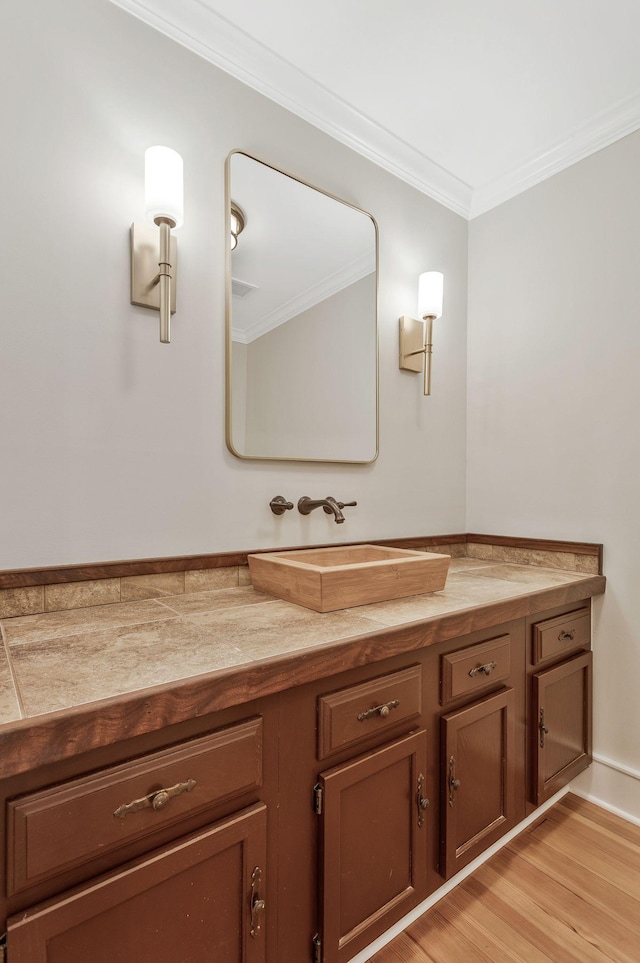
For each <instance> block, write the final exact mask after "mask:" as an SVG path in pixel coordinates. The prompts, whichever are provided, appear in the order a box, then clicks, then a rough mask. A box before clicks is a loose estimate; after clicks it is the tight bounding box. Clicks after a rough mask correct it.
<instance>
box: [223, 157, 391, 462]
mask: <svg viewBox="0 0 640 963" xmlns="http://www.w3.org/2000/svg"><path fill="white" fill-rule="evenodd" d="M226 206H227V223H228V228H229V235H228V236H229V243H230V247H231V248H232V250H231V253H230V255H229V256H228V258H227V265H228V267H227V279H226V281H227V386H226V403H227V412H226V426H227V446H228V447H229V449H230V451H232V452H233V454H234V455H237V456H238V457H239V458H267V459H281V460H282V459H284V460H294V461H323V462H351V463H369V462H372V461H374V460H375V458H376V457H377V454H378V320H377V300H378V299H377V289H378V282H377V278H378V231H377V226H376V223H375V221H374V219H373V218H372V217H371V215H370V214H367V213H365V212H364V211H361V210H359V209H358V208H356V207H353V206H352V205H351V204H348V203H347V202H346V201H341V200H339V199H338V198H336V197H333V196H331V195H330V194H327V193H326V192H325V191H322V190H319V189H318V188H315V187H312V186H311V185H310V184H305V183H304V182H303V181H300V180H298V179H297V178H295V177H292V176H290V175H288V174H285V173H283V172H282V171H279V170H276V169H275V168H274V167H271V166H270V165H269V164H266V163H264V162H263V161H261V160H258V159H257V158H255V157H251V156H250V155H249V154H246V153H244V152H243V151H233V152H232V153H231V154H230V155H229V157H228V158H227V165H226Z"/></svg>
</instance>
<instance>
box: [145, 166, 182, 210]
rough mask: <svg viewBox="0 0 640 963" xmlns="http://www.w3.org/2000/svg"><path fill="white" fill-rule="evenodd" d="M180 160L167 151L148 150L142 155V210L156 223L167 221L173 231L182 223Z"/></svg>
mask: <svg viewBox="0 0 640 963" xmlns="http://www.w3.org/2000/svg"><path fill="white" fill-rule="evenodd" d="M182 167H183V165H182V157H181V156H180V154H178V153H177V151H175V150H172V149H171V148H170V147H149V148H147V150H146V151H145V153H144V206H145V211H146V214H147V217H148V218H149V219H150V220H151V221H153V222H155V223H157V222H158V219H160V218H168V219H169V220H170V221H172V222H173V225H172V226H173V227H180V226H181V225H182V223H183V221H184V191H183V175H182Z"/></svg>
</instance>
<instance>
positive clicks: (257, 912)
mask: <svg viewBox="0 0 640 963" xmlns="http://www.w3.org/2000/svg"><path fill="white" fill-rule="evenodd" d="M261 883H262V870H261V869H260V867H259V866H256V868H255V869H254V871H253V872H252V874H251V929H250V931H249V932H250V933H251V936H252V937H253V939H254V940H255V939H257V937H258V934H259V933H260V929H261V926H262V923H261V916H262V914H263V913H264V911H265V909H266V908H267V904H266V903H265V901H264V900H263V899H261V898H260V894H259V889H260V884H261Z"/></svg>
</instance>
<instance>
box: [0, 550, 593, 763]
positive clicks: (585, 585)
mask: <svg viewBox="0 0 640 963" xmlns="http://www.w3.org/2000/svg"><path fill="white" fill-rule="evenodd" d="M604 588H605V579H604V577H603V576H601V575H585V574H580V573H574V572H566V571H560V570H558V569H546V568H537V567H533V566H527V565H514V564H508V563H501V564H496V563H495V562H490V561H476V560H472V559H452V562H451V567H450V570H449V576H448V578H447V583H446V586H445V588H444V590H443V591H441V592H436V593H433V594H430V595H419V596H413V597H410V598H404V599H397V600H394V601H391V602H378V603H376V604H374V605H363V606H359V607H358V608H353V609H349V610H343V611H339V612H333V613H326V614H320V613H317V612H313V611H311V610H309V609H305V608H302V607H300V606H298V605H294V604H292V603H289V602H282V601H279V600H277V599H274V598H273V597H272V596H269V595H264V594H260V593H258V592H256V591H254V590H253V588H252V587H251V586H241V587H238V588H230V589H219V590H217V591H211V592H197V593H192V594H190V595H179V596H170V597H164V598H163V599H162V600H161V601H160V600H150V601H140V602H123V603H113V604H106V605H100V606H92V607H90V608H84V609H72V610H67V611H59V612H50V613H44V614H42V615H28V616H20V617H17V618H11V619H3V620H2V621H1V622H0V629H1V631H2V637H3V643H4V644H3V647H0V776H5V775H8V774H10V773H15V772H19V771H24V770H25V769H27V768H32V767H33V766H34V765H37V764H39V763H41V762H44V761H47V762H50V761H54V760H56V759H60V758H66V757H68V756H71V755H74V754H76V753H78V752H82V751H85V750H88V749H93V748H96V747H97V746H99V745H105V744H107V743H109V742H113V741H116V739H122V738H127V737H130V736H133V735H139V734H141V733H143V732H147V731H151V730H152V729H157V728H161V727H163V726H166V725H171V724H173V723H176V722H180V721H183V720H185V719H188V718H192V717H194V716H196V715H197V716H200V715H204V714H205V713H207V712H212V711H215V710H217V709H223V708H227V707H229V706H232V705H238V704H239V703H242V702H247V701H250V700H252V699H255V698H258V697H261V696H265V695H269V694H272V693H274V692H277V691H280V690H282V689H284V688H287V687H290V686H292V685H299V684H302V683H304V682H308V681H311V680H312V679H314V678H320V677H322V676H323V675H324V676H329V675H331V674H334V673H335V672H336V671H342V670H343V669H348V668H352V667H355V666H357V665H363V664H366V663H368V662H375V661H379V660H381V659H384V658H388V657H390V656H393V655H397V654H399V653H401V652H408V651H411V650H413V649H416V648H420V647H423V646H425V645H432V644H434V643H436V642H440V641H442V640H444V639H448V638H454V637H456V636H461V635H464V634H466V633H468V632H472V631H475V630H476V629H481V628H484V627H488V626H491V625H496V624H499V623H500V622H504V621H508V620H510V619H514V618H521V617H522V616H524V615H528V614H532V613H535V612H537V611H544V610H545V609H550V608H553V607H554V606H559V605H563V604H565V603H566V602H573V601H577V600H579V599H582V598H587V597H589V596H593V595H599V594H601V593H602V592H604ZM338 649H339V651H340V658H339V665H337V650H338ZM26 736H28V739H27V738H25V737H26Z"/></svg>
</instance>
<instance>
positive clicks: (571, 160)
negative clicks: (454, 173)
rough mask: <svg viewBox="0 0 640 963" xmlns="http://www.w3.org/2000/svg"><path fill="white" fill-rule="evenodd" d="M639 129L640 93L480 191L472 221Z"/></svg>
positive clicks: (573, 131)
mask: <svg viewBox="0 0 640 963" xmlns="http://www.w3.org/2000/svg"><path fill="white" fill-rule="evenodd" d="M639 128H640V92H638V93H636V94H633V95H632V96H631V97H626V98H625V99H624V100H620V101H618V103H617V104H615V105H614V106H613V107H612V108H610V109H608V110H606V111H602V112H601V113H600V114H596V116H595V117H592V118H590V120H588V121H587V122H586V123H584V124H581V125H580V126H579V127H576V128H574V129H573V130H572V131H571V133H570V134H569V136H568V137H566V138H565V139H564V140H563V141H561V142H560V143H559V144H556V146H555V147H552V148H551V150H548V151H545V152H544V153H543V154H540V155H539V156H538V157H535V158H533V159H532V160H530V161H528V162H527V163H526V164H523V165H522V166H521V167H518V168H516V170H514V171H512V172H511V173H509V174H506V175H505V176H504V177H500V178H498V179H497V180H495V181H492V182H491V183H489V184H487V185H486V186H484V187H479V188H476V190H475V191H474V192H473V197H472V201H471V210H470V215H469V216H470V218H474V217H478V216H479V215H480V214H485V213H486V212H487V211H490V210H492V209H493V208H494V207H497V206H498V205H499V204H503V203H504V201H508V200H509V199H510V198H512V197H515V196H516V195H517V194H522V192H523V191H526V190H528V189H529V188H530V187H535V185H536V184H540V183H541V182H542V181H545V180H547V178H549V177H552V176H553V175H554V174H558V173H560V171H563V170H566V168H567V167H571V165H572V164H576V163H577V162H578V161H581V160H584V159H585V157H589V156H590V155H591V154H595V153H596V151H599V150H602V149H603V148H604V147H609V146H610V144H613V143H615V142H616V141H617V140H620V139H621V138H622V137H626V136H627V134H632V133H633V132H634V131H635V130H638V129H639Z"/></svg>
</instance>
